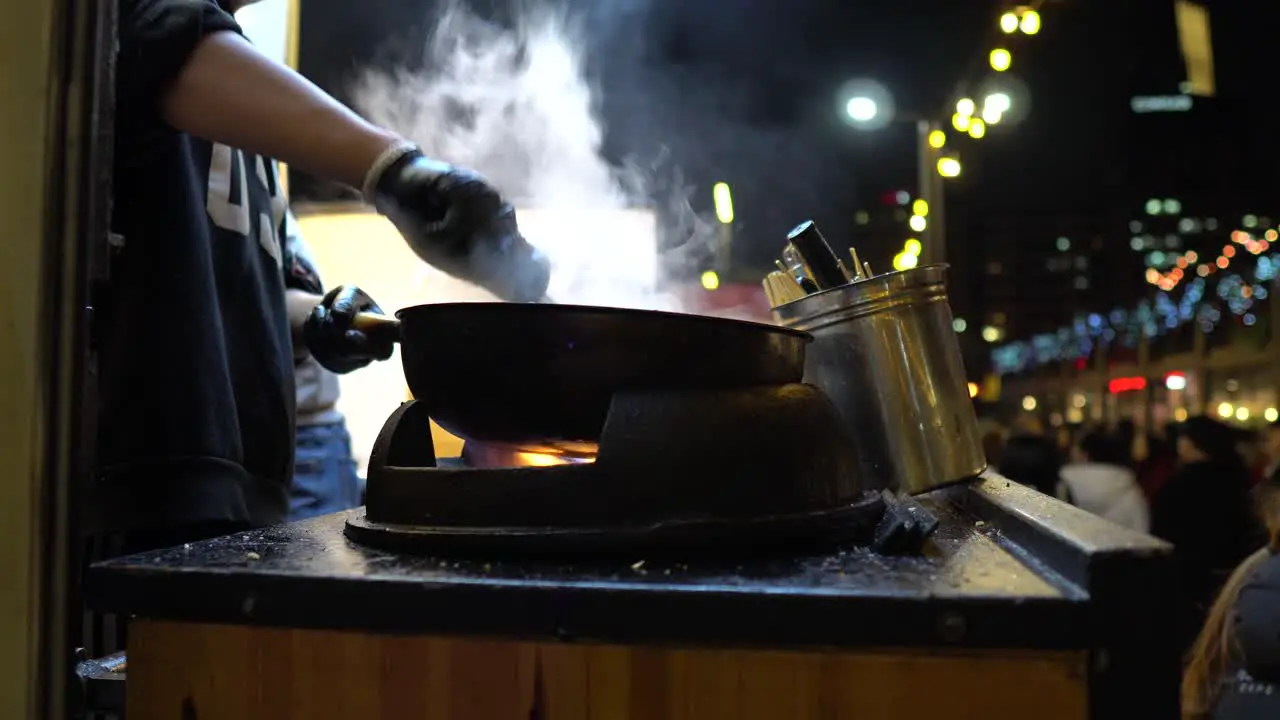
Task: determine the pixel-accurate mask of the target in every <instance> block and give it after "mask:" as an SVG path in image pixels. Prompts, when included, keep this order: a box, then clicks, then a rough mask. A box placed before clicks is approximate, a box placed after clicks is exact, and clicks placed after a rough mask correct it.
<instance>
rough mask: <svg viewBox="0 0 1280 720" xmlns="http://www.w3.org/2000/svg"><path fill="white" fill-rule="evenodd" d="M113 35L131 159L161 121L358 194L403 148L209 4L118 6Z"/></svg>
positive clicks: (182, 0) (171, 1) (135, 0)
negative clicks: (388, 156) (373, 171)
mask: <svg viewBox="0 0 1280 720" xmlns="http://www.w3.org/2000/svg"><path fill="white" fill-rule="evenodd" d="M118 32H119V53H118V56H117V57H118V63H117V68H116V81H117V83H116V85H117V87H116V91H117V102H116V111H117V115H119V116H121V117H120V120H122V122H123V125H124V127H125V128H126V129H127V130H128V131H130V132H134V133H138V134H139V137H138V138H137V145H138V147H136V148H131V150H130V153H129V155H132V154H134V153H143V154H145V151H146V150H147V147H146V145H147V141H146V140H147V136H148V134H150V133H154V132H156V123H158V122H160V121H163V122H164V123H165V124H167V125H169V126H171V127H173V128H175V129H177V130H181V131H184V132H187V133H190V134H192V135H195V136H198V137H201V138H204V139H206V140H209V141H211V142H217V143H222V144H224V145H229V146H231V147H236V148H240V149H242V150H247V151H250V152H254V153H257V154H260V155H264V156H266V157H272V158H276V159H278V160H281V161H284V162H287V163H289V164H290V165H295V166H297V167H298V168H300V169H302V170H306V171H308V172H311V173H314V174H316V175H319V176H322V177H325V178H328V179H332V180H337V181H340V182H343V183H346V184H348V185H351V186H352V187H355V188H360V187H361V186H362V185H363V183H364V180H365V174H366V172H367V171H368V170H369V169H370V168H371V167H372V166H373V165H374V163H375V161H376V160H377V159H378V158H379V156H380V155H382V153H384V152H385V151H387V150H388V149H389V148H391V147H393V146H396V145H400V144H404V141H403V140H401V139H400V138H399V137H398V136H397V135H396V134H395V133H392V132H390V131H388V130H384V129H381V128H378V127H376V126H374V125H372V124H370V123H368V122H366V121H365V120H363V119H362V118H360V117H359V116H358V115H356V114H355V113H354V112H352V111H351V110H349V109H347V108H346V107H344V106H343V105H342V104H341V103H339V102H338V101H337V100H334V99H333V98H331V97H329V96H328V95H327V94H325V93H324V92H323V91H322V90H320V89H319V88H317V87H316V86H315V85H313V84H312V83H311V82H309V81H307V80H306V79H304V78H303V77H302V76H300V75H298V74H297V73H295V72H293V71H292V70H290V69H289V68H287V67H284V66H283V65H280V64H278V63H276V62H273V61H271V60H269V59H267V58H266V57H264V56H263V55H261V54H260V53H259V52H258V51H257V50H256V49H255V48H254V47H253V45H252V44H250V43H249V41H248V40H245V39H244V38H243V37H242V36H241V35H240V26H239V25H237V24H236V21H235V19H234V18H233V17H231V15H229V14H227V13H226V12H224V11H223V10H222V9H220V8H219V7H218V6H217V4H216V3H214V2H213V0H120V5H119V24H118ZM127 159H128V158H127V157H126V158H118V160H127Z"/></svg>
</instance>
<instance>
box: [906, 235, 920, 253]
mask: <svg viewBox="0 0 1280 720" xmlns="http://www.w3.org/2000/svg"><path fill="white" fill-rule="evenodd" d="M923 249H924V248H923V247H922V246H921V245H920V241H919V240H917V239H915V238H907V241H906V242H904V243H902V252H904V253H906V254H908V255H919V254H920V251H921V250H923Z"/></svg>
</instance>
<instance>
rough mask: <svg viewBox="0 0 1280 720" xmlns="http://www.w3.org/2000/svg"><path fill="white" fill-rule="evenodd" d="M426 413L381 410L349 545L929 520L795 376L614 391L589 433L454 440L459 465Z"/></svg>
mask: <svg viewBox="0 0 1280 720" xmlns="http://www.w3.org/2000/svg"><path fill="white" fill-rule="evenodd" d="M428 418H429V410H428V406H427V404H426V403H424V402H420V401H410V402H408V403H405V404H403V405H401V406H400V408H398V409H397V410H396V411H395V412H394V413H392V415H391V417H390V418H388V419H387V422H386V423H385V424H384V426H383V428H382V431H381V433H380V434H379V436H378V439H377V441H376V443H375V444H374V448H373V452H372V455H371V458H370V462H369V471H368V486H367V495H366V500H367V503H366V506H365V508H364V509H363V510H362V511H357V512H356V513H354V514H353V515H352V516H351V518H350V519H349V520H348V521H347V523H346V530H345V532H346V535H347V536H348V537H349V538H350V539H352V540H354V541H356V542H358V543H362V544H365V545H370V546H376V547H380V548H383V549H387V550H392V551H396V552H410V553H430V554H439V553H468V552H479V553H485V554H490V555H493V554H503V555H506V554H511V553H517V554H525V553H540V554H547V553H551V554H558V553H569V554H584V553H585V554H598V553H606V554H613V553H632V552H639V551H643V552H645V553H647V554H649V555H652V554H653V553H655V552H658V553H661V552H662V551H663V550H670V551H672V552H676V553H679V554H681V555H684V556H688V555H691V554H701V553H704V552H710V553H721V552H729V553H741V552H746V551H750V552H751V553H753V554H755V553H758V552H761V551H768V550H781V549H784V548H785V549H799V548H801V547H804V549H806V550H811V549H815V548H829V547H832V546H838V545H841V544H867V543H871V542H873V541H875V540H877V534H879V536H880V537H879V540H880V544H882V545H883V544H884V543H885V540H886V538H889V539H892V538H898V539H900V538H901V537H903V536H916V537H919V536H922V535H925V534H928V532H930V531H931V530H932V525H931V524H930V519H929V518H927V517H926V518H921V517H920V516H919V515H918V514H916V515H913V514H912V513H913V512H916V513H918V512H919V511H920V508H919V507H918V506H915V505H912V504H910V503H909V502H908V503H907V504H906V505H903V503H902V502H901V501H898V500H896V499H895V498H894V497H893V496H892V495H891V494H889V493H883V492H880V490H881V488H880V487H877V486H876V484H875V482H874V481H873V480H871V479H868V478H863V477H860V476H859V474H858V470H857V468H858V458H857V452H856V450H855V448H854V446H853V443H852V442H851V440H850V438H849V435H848V434H847V431H846V430H845V428H844V426H843V424H842V423H841V422H840V419H839V416H838V415H837V413H836V410H835V408H834V406H833V405H832V404H831V402H830V401H829V400H828V399H827V398H826V396H825V395H823V394H822V393H821V392H820V391H818V390H817V389H815V388H813V387H812V386H809V385H802V384H791V385H782V386H767V387H754V388H746V389H734V390H715V391H696V392H691V391H688V390H681V391H663V392H653V391H649V392H634V393H619V394H617V395H615V396H614V397H613V400H612V403H611V405H610V411H609V414H608V418H607V420H606V422H605V424H604V428H603V430H602V432H601V435H600V437H599V438H596V439H593V440H585V441H583V440H578V441H573V442H564V441H552V442H539V443H536V444H531V445H524V446H520V447H509V446H501V445H495V444H480V443H476V442H474V441H468V442H467V444H466V445H465V447H464V450H463V457H462V458H461V462H459V461H457V460H454V459H438V458H436V454H435V448H434V446H433V443H432V441H431V430H430V425H429V420H428ZM446 429H447V428H446ZM886 508H889V509H891V510H893V511H895V512H886ZM891 516H893V517H896V518H897V522H881V520H882V519H889V518H890V517H891ZM878 531H879V532H878ZM890 536H892V538H890Z"/></svg>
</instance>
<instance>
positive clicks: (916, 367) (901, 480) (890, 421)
mask: <svg viewBox="0 0 1280 720" xmlns="http://www.w3.org/2000/svg"><path fill="white" fill-rule="evenodd" d="M946 274H947V266H946V265H926V266H924V267H918V268H913V269H911V270H904V271H901V272H891V273H885V274H883V275H875V276H872V277H869V278H867V279H865V280H859V281H856V282H853V283H849V284H847V285H843V286H840V287H837V288H832V289H830V290H825V291H823V292H819V293H816V294H813V295H808V296H806V297H804V298H801V299H799V300H795V301H793V302H789V303H786V304H783V305H780V306H778V307H775V308H773V317H774V320H776V321H777V322H778V323H779V324H781V325H783V326H785V327H790V328H795V329H797V330H804V331H806V332H809V333H811V334H812V335H813V336H814V340H813V342H812V343H810V345H809V348H808V353H807V356H806V360H805V382H808V383H811V384H813V385H816V386H817V387H818V388H820V389H821V390H822V391H823V392H825V393H826V394H827V396H828V397H830V398H831V401H832V402H833V403H835V405H836V407H837V408H838V409H839V410H840V414H841V415H842V416H843V417H844V419H845V420H846V421H848V423H849V425H850V427H851V429H852V431H853V437H854V440H855V441H856V442H857V444H858V453H859V456H860V458H861V468H860V469H861V471H862V473H863V474H864V475H865V476H866V478H867V481H868V482H869V483H870V484H872V485H878V486H883V487H888V488H893V489H898V490H904V491H906V492H909V493H912V494H915V493H920V492H924V491H926V490H930V489H933V488H936V487H938V486H941V485H946V484H949V483H952V482H956V481H959V480H964V479H967V478H970V477H973V476H975V475H978V474H979V473H981V472H982V471H983V470H985V469H986V467H987V460H986V456H985V454H984V453H983V449H982V439H981V436H980V435H979V433H978V422H977V418H976V416H975V415H974V411H973V402H972V401H971V400H970V398H969V393H968V381H967V378H966V376H965V372H964V363H963V361H962V360H961V358H960V344H959V342H958V341H957V339H956V334H955V330H954V329H953V328H952V327H951V321H952V317H951V306H950V305H949V304H948V302H947V289H946Z"/></svg>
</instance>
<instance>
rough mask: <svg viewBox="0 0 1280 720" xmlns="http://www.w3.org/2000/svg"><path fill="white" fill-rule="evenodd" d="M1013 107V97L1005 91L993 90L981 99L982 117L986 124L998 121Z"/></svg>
mask: <svg viewBox="0 0 1280 720" xmlns="http://www.w3.org/2000/svg"><path fill="white" fill-rule="evenodd" d="M1012 107H1013V98H1011V97H1009V94H1008V93H1006V92H993V93H991V94H990V95H988V96H986V97H985V98H983V100H982V119H983V121H985V122H986V123H987V124H988V125H994V124H996V123H998V122H1000V120H1001V118H1003V117H1004V114H1005V113H1007V112H1009V109H1010V108H1012Z"/></svg>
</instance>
